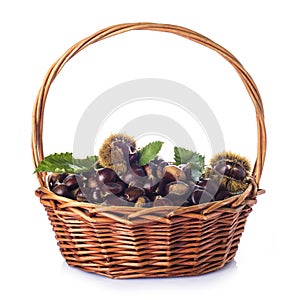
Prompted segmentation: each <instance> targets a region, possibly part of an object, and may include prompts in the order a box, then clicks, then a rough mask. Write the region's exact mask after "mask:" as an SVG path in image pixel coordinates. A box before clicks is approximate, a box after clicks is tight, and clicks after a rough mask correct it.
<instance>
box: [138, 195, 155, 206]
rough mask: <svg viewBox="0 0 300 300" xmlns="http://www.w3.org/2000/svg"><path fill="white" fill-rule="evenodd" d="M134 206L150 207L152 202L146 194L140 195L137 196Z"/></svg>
mask: <svg viewBox="0 0 300 300" xmlns="http://www.w3.org/2000/svg"><path fill="white" fill-rule="evenodd" d="M134 206H135V207H151V206H152V203H151V201H150V199H149V198H148V197H147V196H141V197H138V199H137V200H136V203H135V205H134Z"/></svg>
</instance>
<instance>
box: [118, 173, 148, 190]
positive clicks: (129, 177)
mask: <svg viewBox="0 0 300 300" xmlns="http://www.w3.org/2000/svg"><path fill="white" fill-rule="evenodd" d="M120 178H121V179H122V181H123V182H125V183H126V184H128V185H130V186H138V187H142V186H143V184H144V181H145V179H146V176H145V177H142V176H138V175H137V174H135V173H134V172H133V171H132V170H129V171H128V172H127V173H126V174H124V175H122V176H120Z"/></svg>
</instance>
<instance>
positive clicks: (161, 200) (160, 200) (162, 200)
mask: <svg viewBox="0 0 300 300" xmlns="http://www.w3.org/2000/svg"><path fill="white" fill-rule="evenodd" d="M153 206H173V202H172V201H171V200H170V199H169V198H167V197H160V196H158V197H156V199H155V200H154V202H153Z"/></svg>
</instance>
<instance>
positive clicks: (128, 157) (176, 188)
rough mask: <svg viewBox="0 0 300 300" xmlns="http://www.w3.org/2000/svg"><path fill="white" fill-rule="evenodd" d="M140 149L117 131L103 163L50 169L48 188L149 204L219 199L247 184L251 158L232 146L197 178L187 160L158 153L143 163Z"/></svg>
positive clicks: (98, 199)
mask: <svg viewBox="0 0 300 300" xmlns="http://www.w3.org/2000/svg"><path fill="white" fill-rule="evenodd" d="M139 155H140V154H139V152H138V151H136V150H135V143H134V141H133V140H132V139H126V137H125V138H123V137H122V138H120V136H116V135H115V136H114V138H111V139H110V140H107V142H106V143H104V145H103V147H102V148H101V149H100V153H99V157H100V162H101V166H102V167H101V168H98V169H93V170H91V171H88V172H83V173H77V174H72V173H52V174H50V175H49V176H48V185H49V188H50V190H51V191H52V192H53V193H55V194H57V195H59V196H63V197H67V198H70V199H74V200H77V201H84V202H90V203H95V204H99V205H106V206H135V207H143V208H146V207H155V206H191V205H197V204H201V203H206V202H211V201H219V200H223V199H226V198H228V197H231V196H233V195H236V194H239V193H242V192H243V191H244V190H245V189H246V188H247V186H248V180H247V177H248V175H249V171H250V164H249V162H248V160H247V159H246V158H245V157H241V156H239V155H236V154H233V153H231V152H223V153H219V154H217V155H215V156H214V157H213V158H212V159H211V161H210V165H209V166H208V167H207V168H206V170H205V172H204V173H203V174H202V175H201V176H200V177H199V178H198V179H197V180H194V179H192V171H191V167H190V165H189V164H181V165H175V164H173V163H169V162H166V161H165V160H164V159H162V158H161V157H159V156H156V157H155V158H154V159H152V160H150V161H149V162H148V163H147V164H145V165H140V163H139V161H140V160H139V159H140V157H139ZM101 158H102V159H101Z"/></svg>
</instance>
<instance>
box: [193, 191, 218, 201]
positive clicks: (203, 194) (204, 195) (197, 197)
mask: <svg viewBox="0 0 300 300" xmlns="http://www.w3.org/2000/svg"><path fill="white" fill-rule="evenodd" d="M213 200H214V197H213V196H212V195H211V194H210V193H208V192H207V191H206V190H205V189H203V188H196V189H195V190H194V191H193V192H192V194H191V201H192V203H193V204H201V203H206V202H210V201H213Z"/></svg>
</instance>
